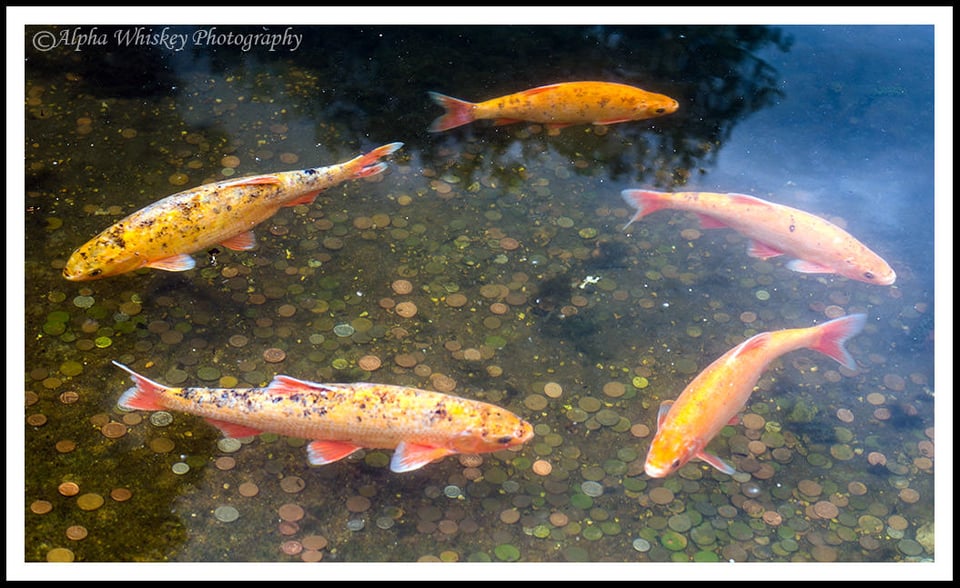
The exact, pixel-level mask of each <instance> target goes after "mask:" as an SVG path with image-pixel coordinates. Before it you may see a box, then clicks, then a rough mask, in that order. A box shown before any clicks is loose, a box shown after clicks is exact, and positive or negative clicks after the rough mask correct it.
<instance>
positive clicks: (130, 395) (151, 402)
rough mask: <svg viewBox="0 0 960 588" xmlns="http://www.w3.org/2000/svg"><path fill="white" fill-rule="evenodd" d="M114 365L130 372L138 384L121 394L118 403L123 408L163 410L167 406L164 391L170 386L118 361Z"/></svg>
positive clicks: (132, 378)
mask: <svg viewBox="0 0 960 588" xmlns="http://www.w3.org/2000/svg"><path fill="white" fill-rule="evenodd" d="M113 365H115V366H117V367H118V368H120V369H122V370H123V371H125V372H127V373H128V374H130V379H131V380H133V382H134V384H136V386H134V387H132V388H130V389H128V390H127V391H126V392H124V393H123V394H122V395H121V396H120V400H118V401H117V404H118V405H119V406H120V407H121V408H126V409H129V410H163V409H164V408H165V407H164V406H163V404H162V402H161V400H162V398H163V393H164V392H166V391H167V390H169V388H167V387H166V386H164V385H163V384H158V383H156V382H154V381H153V380H150V379H148V378H145V377H143V376H141V375H140V374H138V373H137V372H135V371H133V370H132V369H130V368H128V367H127V366H125V365H123V364H122V363H120V362H118V361H114V362H113Z"/></svg>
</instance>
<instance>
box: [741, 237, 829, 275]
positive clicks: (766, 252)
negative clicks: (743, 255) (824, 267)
mask: <svg viewBox="0 0 960 588" xmlns="http://www.w3.org/2000/svg"><path fill="white" fill-rule="evenodd" d="M747 255H749V256H750V257H756V258H757V259H770V258H771V257H777V256H778V255H783V251H780V250H779V249H774V248H773V247H771V246H769V245H767V244H766V243H761V242H760V241H753V240H751V241H750V247H749V248H748V249H747ZM794 271H797V270H794ZM830 271H833V270H830ZM808 273H809V272H808ZM816 273H823V272H816Z"/></svg>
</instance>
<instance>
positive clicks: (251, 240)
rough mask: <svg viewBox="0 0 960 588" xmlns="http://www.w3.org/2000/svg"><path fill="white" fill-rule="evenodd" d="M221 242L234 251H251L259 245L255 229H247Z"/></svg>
mask: <svg viewBox="0 0 960 588" xmlns="http://www.w3.org/2000/svg"><path fill="white" fill-rule="evenodd" d="M220 244H221V245H223V246H224V247H226V248H227V249H233V250H234V251H249V250H251V249H253V248H254V247H256V246H257V237H256V236H255V235H254V234H253V231H247V232H245V233H240V234H239V235H234V236H232V237H230V238H229V239H227V240H226V241H221V242H220Z"/></svg>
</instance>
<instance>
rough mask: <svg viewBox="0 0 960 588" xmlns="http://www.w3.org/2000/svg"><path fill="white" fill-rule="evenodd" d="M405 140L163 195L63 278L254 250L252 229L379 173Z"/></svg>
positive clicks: (77, 255)
mask: <svg viewBox="0 0 960 588" xmlns="http://www.w3.org/2000/svg"><path fill="white" fill-rule="evenodd" d="M402 146H403V143H390V144H388V145H384V146H382V147H378V148H377V149H374V150H373V151H371V152H370V153H367V154H366V155H361V156H359V157H356V158H354V159H351V160H350V161H347V162H345V163H340V164H337V165H331V166H328V167H315V168H311V169H304V170H296V171H288V172H278V173H272V174H266V175H261V176H252V177H246V178H238V179H234V180H223V181H220V182H213V183H211V184H204V185H202V186H199V187H197V188H191V189H189V190H184V191H183V192H178V193H177V194H173V195H172V196H167V197H166V198H164V199H162V200H158V201H157V202H154V203H153V204H151V205H149V206H147V207H145V208H141V209H140V210H138V211H136V212H134V213H133V214H131V215H130V216H128V217H126V218H124V219H123V220H121V221H119V222H118V223H116V224H114V225H113V226H112V227H110V228H108V229H106V230H105V231H103V232H102V233H100V234H99V235H97V236H96V237H94V238H93V239H91V240H90V241H88V242H87V243H86V244H84V245H83V246H82V247H80V248H79V249H77V250H76V251H74V252H73V255H71V256H70V259H69V260H68V261H67V265H66V266H64V268H63V277H65V278H66V279H68V280H74V281H83V280H99V279H101V278H106V277H108V276H115V275H118V274H123V273H126V272H129V271H133V270H135V269H138V268H141V267H151V268H156V269H162V270H167V271H184V270H188V269H192V268H193V267H194V265H195V262H194V260H193V258H192V257H190V255H189V254H190V253H193V252H196V251H200V250H202V249H205V248H207V247H210V246H212V245H216V244H220V245H223V246H224V247H226V248H228V249H234V250H237V251H245V250H249V249H253V248H254V247H255V246H256V238H255V237H254V235H253V227H255V226H257V225H258V224H260V223H262V222H263V221H265V220H267V219H268V218H270V217H272V216H273V215H274V214H276V212H277V211H278V210H279V209H280V208H281V207H284V206H296V205H298V204H310V203H312V202H313V201H314V199H315V198H316V197H317V194H319V193H320V192H322V191H323V190H326V189H328V188H331V187H333V186H336V185H337V184H340V183H342V182H345V181H347V180H354V179H357V178H364V177H367V176H373V175H376V174H379V173H381V172H382V171H384V170H385V169H386V164H385V163H377V160H379V159H381V158H383V157H385V156H387V155H389V154H391V153H393V152H394V151H396V150H397V149H399V148H400V147H402Z"/></svg>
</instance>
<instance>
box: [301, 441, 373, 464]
mask: <svg viewBox="0 0 960 588" xmlns="http://www.w3.org/2000/svg"><path fill="white" fill-rule="evenodd" d="M358 449H361V447H360V446H359V445H354V444H353V443H346V442H343V441H311V442H310V443H309V444H307V460H309V461H310V463H311V464H313V465H327V464H328V463H333V462H335V461H340V460H341V459H343V458H345V457H347V456H348V455H350V454H351V453H353V452H355V451H356V450H358Z"/></svg>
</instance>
